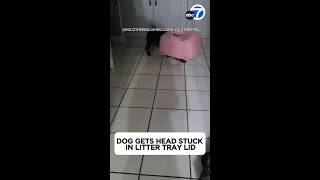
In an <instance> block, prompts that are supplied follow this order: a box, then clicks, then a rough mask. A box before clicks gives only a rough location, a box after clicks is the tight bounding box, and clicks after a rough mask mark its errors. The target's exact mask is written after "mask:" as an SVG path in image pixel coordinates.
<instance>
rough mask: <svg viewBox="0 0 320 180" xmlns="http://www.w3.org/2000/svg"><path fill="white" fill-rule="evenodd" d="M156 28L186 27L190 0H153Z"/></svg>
mask: <svg viewBox="0 0 320 180" xmlns="http://www.w3.org/2000/svg"><path fill="white" fill-rule="evenodd" d="M153 1H154V25H155V27H156V28H185V27H186V26H187V19H186V17H185V14H186V12H187V11H188V4H187V3H188V0H153Z"/></svg>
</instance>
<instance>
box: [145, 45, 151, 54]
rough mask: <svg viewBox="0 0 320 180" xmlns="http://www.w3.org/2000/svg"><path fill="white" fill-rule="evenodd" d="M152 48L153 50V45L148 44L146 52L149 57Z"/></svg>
mask: <svg viewBox="0 0 320 180" xmlns="http://www.w3.org/2000/svg"><path fill="white" fill-rule="evenodd" d="M150 48H151V43H149V42H147V45H146V52H147V55H148V56H151V53H150Z"/></svg>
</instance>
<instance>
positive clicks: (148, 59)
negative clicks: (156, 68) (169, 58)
mask: <svg viewBox="0 0 320 180" xmlns="http://www.w3.org/2000/svg"><path fill="white" fill-rule="evenodd" d="M161 61H162V56H161V55H158V54H156V53H153V54H151V56H148V55H147V54H146V53H144V54H143V56H142V58H141V61H140V64H161Z"/></svg>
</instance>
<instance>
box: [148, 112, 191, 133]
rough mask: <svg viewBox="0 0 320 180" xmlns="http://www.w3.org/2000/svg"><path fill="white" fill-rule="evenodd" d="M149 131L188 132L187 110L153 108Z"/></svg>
mask: <svg viewBox="0 0 320 180" xmlns="http://www.w3.org/2000/svg"><path fill="white" fill-rule="evenodd" d="M149 132H188V126H187V112H186V110H169V109H153V111H152V117H151V122H150V127H149Z"/></svg>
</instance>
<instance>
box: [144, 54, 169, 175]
mask: <svg viewBox="0 0 320 180" xmlns="http://www.w3.org/2000/svg"><path fill="white" fill-rule="evenodd" d="M162 60H163V56H162V58H161V65H160V69H159V75H158V81H157V85H156V89H157V88H158V83H159V78H160V72H161V66H162ZM156 95H157V90H156V91H155V93H154V97H153V103H152V107H151V113H150V118H149V124H148V129H147V132H149V128H150V123H151V118H152V112H153V106H154V102H155V100H156ZM143 159H144V155H143V156H142V160H141V165H140V170H139V176H138V180H139V179H140V174H141V170H142V163H143Z"/></svg>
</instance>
